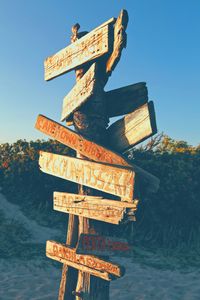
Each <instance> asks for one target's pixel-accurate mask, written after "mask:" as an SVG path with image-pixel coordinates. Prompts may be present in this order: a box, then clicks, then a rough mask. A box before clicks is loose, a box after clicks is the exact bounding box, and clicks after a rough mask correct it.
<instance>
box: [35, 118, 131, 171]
mask: <svg viewBox="0 0 200 300" xmlns="http://www.w3.org/2000/svg"><path fill="white" fill-rule="evenodd" d="M35 128H36V129H38V130H39V131H41V132H43V133H45V134H47V135H48V136H50V137H51V138H53V139H56V140H57V141H59V142H61V143H62V144H64V145H66V146H68V147H70V148H72V149H74V150H76V151H77V152H79V153H80V154H81V155H84V156H86V157H88V158H89V159H91V160H94V161H98V162H103V163H109V164H114V165H121V166H127V167H131V165H130V163H128V162H127V161H126V160H125V158H123V156H121V155H119V154H117V153H115V152H113V151H111V150H109V149H107V148H105V147H103V146H101V145H99V144H97V143H94V142H92V141H90V140H89V139H86V138H85V137H83V136H82V135H81V134H78V133H76V132H74V131H73V130H70V129H69V128H67V127H65V126H63V125H60V124H59V123H57V122H55V121H53V120H51V119H49V118H47V117H45V116H43V115H39V116H38V117H37V121H36V124H35Z"/></svg>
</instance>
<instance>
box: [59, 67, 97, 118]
mask: <svg viewBox="0 0 200 300" xmlns="http://www.w3.org/2000/svg"><path fill="white" fill-rule="evenodd" d="M96 69H97V64H96V63H93V64H92V66H91V67H90V68H89V70H88V71H87V72H86V73H85V74H84V76H83V77H82V78H81V79H80V80H79V81H78V82H77V83H76V85H75V86H74V87H73V89H72V90H71V91H70V92H69V93H68V94H67V96H65V98H64V100H63V108H62V116H61V121H64V120H65V119H67V118H68V117H69V116H70V115H71V114H72V113H73V112H74V111H75V110H77V109H78V108H79V107H80V106H81V105H83V104H84V103H85V102H86V101H88V100H89V99H90V98H91V97H92V96H93V95H94V92H95V87H96Z"/></svg>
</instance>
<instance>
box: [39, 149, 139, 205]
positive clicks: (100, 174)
mask: <svg viewBox="0 0 200 300" xmlns="http://www.w3.org/2000/svg"><path fill="white" fill-rule="evenodd" d="M39 165H40V169H41V171H43V172H45V173H47V174H51V175H54V176H57V177H60V178H63V179H66V180H70V181H72V182H75V183H78V184H82V185H86V186H89V187H91V188H94V189H97V190H100V191H103V192H106V193H110V194H113V195H116V196H119V197H122V198H123V199H124V200H127V201H131V202H132V200H133V197H134V181H135V180H134V179H135V173H134V171H133V170H132V169H131V168H127V167H118V166H113V165H110V164H102V163H96V162H91V161H87V160H83V159H78V158H72V157H69V156H62V155H58V154H53V153H48V152H43V151H40V158H39Z"/></svg>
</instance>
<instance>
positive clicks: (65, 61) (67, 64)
mask: <svg viewBox="0 0 200 300" xmlns="http://www.w3.org/2000/svg"><path fill="white" fill-rule="evenodd" d="M114 21H115V19H113V18H112V19H110V20H109V22H107V23H105V24H102V25H101V26H99V27H98V28H96V29H94V30H92V31H91V32H90V33H88V34H86V35H85V36H83V37H82V38H80V39H78V40H77V41H75V42H74V43H73V44H70V45H69V46H67V47H66V48H64V49H62V50H60V51H59V52H57V53H56V54H54V55H52V56H49V57H47V58H46V59H45V61H44V71H45V80H50V79H53V78H55V77H57V76H59V75H62V74H64V73H66V72H69V71H71V70H73V69H75V68H77V67H79V66H81V65H83V64H84V63H87V62H89V61H93V60H94V59H97V58H99V57H101V56H102V55H105V54H106V53H108V52H109V51H110V42H109V32H110V26H109V25H110V24H112V23H114Z"/></svg>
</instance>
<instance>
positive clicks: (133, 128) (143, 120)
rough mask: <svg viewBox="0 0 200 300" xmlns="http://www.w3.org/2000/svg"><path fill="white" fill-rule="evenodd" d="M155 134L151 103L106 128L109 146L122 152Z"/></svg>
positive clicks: (154, 120)
mask: <svg viewBox="0 0 200 300" xmlns="http://www.w3.org/2000/svg"><path fill="white" fill-rule="evenodd" d="M155 133H157V128H156V118H155V112H154V106H153V102H149V103H146V104H145V105H143V106H141V107H139V108H138V109H136V110H135V111H133V112H132V113H131V114H128V115H126V116H125V117H124V118H122V119H120V120H118V121H116V122H115V123H113V124H112V125H111V126H110V127H109V128H108V134H109V139H110V146H111V147H113V149H115V150H117V151H121V152H124V151H125V150H127V149H129V148H130V147H133V146H135V145H137V144H138V143H141V142H142V141H144V140H146V139H147V138H149V137H151V136H152V135H154V134H155Z"/></svg>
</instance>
